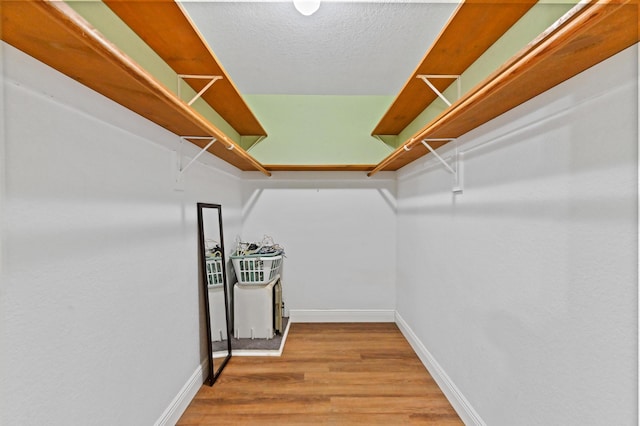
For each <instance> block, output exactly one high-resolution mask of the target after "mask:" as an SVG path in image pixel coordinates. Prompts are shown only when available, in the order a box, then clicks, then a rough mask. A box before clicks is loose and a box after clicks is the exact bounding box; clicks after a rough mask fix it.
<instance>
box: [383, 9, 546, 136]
mask: <svg viewBox="0 0 640 426" xmlns="http://www.w3.org/2000/svg"><path fill="white" fill-rule="evenodd" d="M534 4H536V0H501V1H499V2H495V1H487V0H466V1H465V2H463V3H461V4H460V5H459V6H458V8H457V9H456V11H455V12H454V14H453V15H452V16H451V18H450V19H449V22H448V23H447V25H446V26H445V27H444V29H443V30H442V31H441V32H440V35H439V36H438V37H437V39H436V41H435V42H434V44H433V45H432V46H431V48H430V49H429V50H428V51H427V53H426V55H425V56H424V58H423V59H422V61H421V62H420V64H419V65H418V67H417V68H416V69H415V71H414V72H413V74H411V76H410V77H409V80H408V81H407V82H406V83H405V85H404V87H403V88H402V90H401V91H400V93H399V94H398V96H397V97H396V99H395V100H394V101H393V103H392V104H391V107H389V109H388V110H387V112H386V113H385V115H384V116H383V117H382V119H381V120H380V122H379V123H378V125H377V126H376V128H375V129H374V130H373V132H372V134H373V135H397V134H399V133H400V132H401V131H402V130H403V129H404V128H405V127H407V126H408V125H409V124H410V123H411V122H412V121H413V120H414V119H415V118H416V117H417V116H418V115H419V114H420V113H421V112H422V111H424V109H425V108H426V107H427V106H429V104H431V102H433V101H434V100H435V99H436V97H437V95H436V94H435V93H434V92H433V91H432V90H429V88H428V87H427V86H426V85H425V84H424V82H423V81H422V80H420V79H418V78H416V76H417V75H425V74H438V75H460V74H462V73H463V72H464V71H465V70H466V69H467V68H469V66H470V65H471V64H473V63H474V62H475V61H476V60H477V59H478V58H479V57H480V56H481V55H482V54H483V53H484V52H485V51H486V50H487V49H488V48H489V47H491V45H492V44H493V43H495V42H496V40H498V39H499V38H500V37H502V35H503V34H504V33H505V32H506V31H507V30H508V29H509V28H511V27H512V26H513V24H515V23H516V22H517V21H518V20H519V19H520V18H521V17H522V16H523V15H524V14H525V13H527V11H528V10H529V9H531V7H533V5H534ZM432 83H433V85H434V86H435V87H436V88H437V89H438V90H439V91H440V92H442V91H444V90H445V89H446V88H447V87H448V86H449V85H450V84H451V83H452V80H449V79H436V80H433V82H432Z"/></svg>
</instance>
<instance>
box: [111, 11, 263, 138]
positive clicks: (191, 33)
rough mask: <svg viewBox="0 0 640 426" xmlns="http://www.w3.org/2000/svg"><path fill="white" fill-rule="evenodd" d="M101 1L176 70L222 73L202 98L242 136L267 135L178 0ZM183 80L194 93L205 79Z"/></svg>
mask: <svg viewBox="0 0 640 426" xmlns="http://www.w3.org/2000/svg"><path fill="white" fill-rule="evenodd" d="M104 3H105V4H106V5H107V6H108V7H109V8H110V9H111V10H113V12H114V13H115V14H116V15H118V16H119V17H120V19H122V20H123V21H124V23H126V24H127V25H128V26H129V27H130V28H131V29H132V30H133V31H134V32H135V33H136V34H138V36H140V38H141V39H142V40H143V41H144V42H145V43H147V44H148V45H149V47H151V48H152V49H153V50H154V51H155V52H156V53H157V54H158V55H159V56H160V57H161V58H162V59H163V60H164V61H165V62H166V63H167V64H168V65H169V66H170V67H171V68H173V70H174V71H175V72H176V73H178V74H186V75H219V76H222V79H221V80H218V81H217V82H216V83H215V84H214V85H213V86H211V88H209V89H208V90H207V91H206V92H205V93H204V94H203V95H202V99H204V100H205V101H206V102H207V103H208V104H209V105H210V106H211V108H213V109H214V110H215V111H216V112H217V113H218V114H220V116H221V117H222V118H224V119H225V120H226V121H227V122H228V123H229V124H230V125H231V127H233V128H234V129H235V130H236V131H237V132H238V133H240V134H241V135H251V136H266V135H267V133H266V132H265V130H264V129H263V128H262V126H261V125H260V123H259V122H258V120H257V118H256V117H255V116H254V115H253V113H252V112H251V110H250V109H249V107H248V106H247V104H246V103H245V102H244V100H243V99H242V97H241V95H240V92H239V91H238V89H237V88H236V86H235V85H234V83H233V81H232V80H231V78H229V75H228V74H227V72H226V71H225V70H224V68H223V67H222V65H220V63H219V61H218V60H217V58H216V57H215V55H214V53H213V52H212V51H211V49H210V48H209V46H208V45H207V44H206V42H205V41H204V39H203V37H202V36H201V35H200V33H199V32H198V30H197V29H196V27H195V25H194V24H193V23H192V22H191V20H190V19H189V17H188V15H187V14H186V12H184V11H183V9H182V7H181V6H180V5H179V4H178V3H176V2H174V1H173V0H155V1H148V0H104ZM185 83H187V84H189V85H190V86H191V87H192V88H193V89H194V90H195V91H196V93H197V92H199V91H200V89H202V88H203V87H204V86H205V84H206V81H203V80H195V79H193V80H192V79H189V80H186V81H185Z"/></svg>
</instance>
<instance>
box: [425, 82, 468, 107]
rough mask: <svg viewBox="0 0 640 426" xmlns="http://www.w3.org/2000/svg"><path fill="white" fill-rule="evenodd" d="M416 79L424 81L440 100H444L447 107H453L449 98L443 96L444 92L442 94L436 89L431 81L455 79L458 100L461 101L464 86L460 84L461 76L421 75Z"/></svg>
mask: <svg viewBox="0 0 640 426" xmlns="http://www.w3.org/2000/svg"><path fill="white" fill-rule="evenodd" d="M416 77H417V78H419V79H421V80H422V81H424V82H425V84H426V85H427V86H429V87H430V88H431V90H433V92H434V93H435V94H436V95H438V97H439V98H440V99H442V100H443V101H444V103H445V104H447V106H451V102H449V99H447V97H446V96H445V95H443V94H442V92H440V91H439V90H438V89H436V86H434V85H433V83H431V81H430V79H434V78H448V79H455V80H456V86H457V87H458V98H457V99H460V96H462V84H461V82H460V76H459V75H446V74H442V75H440V74H421V75H418V76H416Z"/></svg>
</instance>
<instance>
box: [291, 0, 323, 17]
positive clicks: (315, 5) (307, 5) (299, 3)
mask: <svg viewBox="0 0 640 426" xmlns="http://www.w3.org/2000/svg"><path fill="white" fill-rule="evenodd" d="M293 5H294V6H295V7H296V9H297V10H298V12H300V13H302V14H303V15H304V16H310V15H313V14H314V13H315V12H316V10H318V9H319V8H320V0H293Z"/></svg>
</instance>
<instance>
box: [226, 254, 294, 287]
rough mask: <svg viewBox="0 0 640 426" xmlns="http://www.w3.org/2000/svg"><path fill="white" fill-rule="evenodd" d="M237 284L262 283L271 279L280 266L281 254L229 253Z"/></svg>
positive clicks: (277, 272)
mask: <svg viewBox="0 0 640 426" xmlns="http://www.w3.org/2000/svg"><path fill="white" fill-rule="evenodd" d="M231 261H232V262H233V269H234V270H235V271H236V277H237V278H238V284H243V285H249V284H251V285H264V284H267V283H270V282H271V281H273V280H274V279H275V278H276V277H277V276H278V274H280V269H281V268H282V255H281V254H280V255H275V256H270V255H254V254H252V255H246V256H235V255H231Z"/></svg>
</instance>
